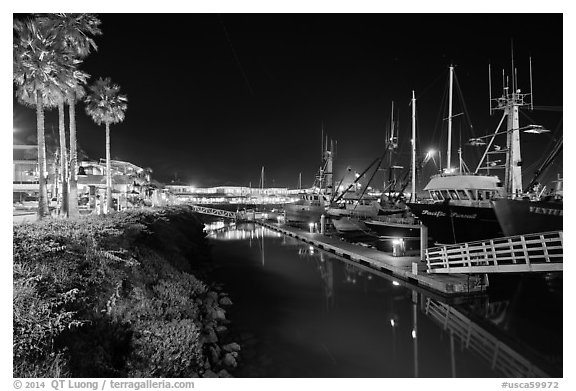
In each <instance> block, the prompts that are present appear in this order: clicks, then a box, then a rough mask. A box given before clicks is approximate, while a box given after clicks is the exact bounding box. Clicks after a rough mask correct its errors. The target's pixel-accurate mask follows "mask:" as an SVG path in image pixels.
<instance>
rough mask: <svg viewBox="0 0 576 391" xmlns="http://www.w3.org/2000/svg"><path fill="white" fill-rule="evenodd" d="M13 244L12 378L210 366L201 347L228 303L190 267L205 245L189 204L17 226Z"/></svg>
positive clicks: (186, 371)
mask: <svg viewBox="0 0 576 391" xmlns="http://www.w3.org/2000/svg"><path fill="white" fill-rule="evenodd" d="M13 251H14V267H13V273H14V284H13V289H14V299H13V306H14V318H13V343H14V367H13V371H14V376H15V377H27V376H29V377H63V376H72V377H101V376H114V377H123V376H137V377H152V376H161V377H179V376H185V377H190V376H199V375H202V374H203V373H205V372H206V371H207V370H208V369H210V367H211V364H210V363H209V362H208V360H206V358H205V352H207V351H209V348H210V347H212V348H213V347H214V344H215V343H216V342H217V339H218V338H216V340H215V339H214V338H213V336H214V330H215V328H216V327H217V326H218V324H219V323H222V322H224V321H225V319H224V318H223V314H224V310H222V309H221V308H220V307H218V301H217V300H214V296H215V297H216V298H217V297H218V294H217V293H216V292H212V291H211V290H210V289H209V288H208V286H207V285H206V284H205V283H203V282H202V281H200V280H198V279H197V278H196V277H195V276H194V275H193V274H191V272H194V273H201V271H202V268H203V267H205V265H206V264H207V262H208V261H209V247H208V245H207V241H206V235H205V233H204V232H203V224H202V223H201V221H200V220H199V219H198V217H197V216H196V215H195V214H194V213H193V212H192V211H191V209H190V208H187V207H168V208H165V209H156V210H152V209H143V210H135V211H129V212H125V213H116V214H112V215H108V216H89V217H85V218H82V219H79V220H42V221H40V222H37V223H31V224H21V225H15V226H14V236H13ZM207 335H210V336H212V337H211V338H206V336H207ZM218 360H219V359H218V358H217V357H216V358H215V359H214V360H212V361H218ZM224 372H225V371H224ZM210 373H212V372H210Z"/></svg>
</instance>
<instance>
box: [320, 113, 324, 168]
mask: <svg viewBox="0 0 576 391" xmlns="http://www.w3.org/2000/svg"><path fill="white" fill-rule="evenodd" d="M320 129H322V135H321V138H320V161H323V160H324V120H322V124H321V125H320Z"/></svg>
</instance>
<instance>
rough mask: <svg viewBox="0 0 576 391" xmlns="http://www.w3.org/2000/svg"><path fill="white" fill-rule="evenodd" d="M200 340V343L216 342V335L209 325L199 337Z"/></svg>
mask: <svg viewBox="0 0 576 391" xmlns="http://www.w3.org/2000/svg"><path fill="white" fill-rule="evenodd" d="M200 340H201V341H202V343H216V342H218V336H217V335H216V333H215V332H214V330H213V329H212V328H211V327H210V328H207V329H206V332H205V333H204V334H203V335H202V336H201V337H200Z"/></svg>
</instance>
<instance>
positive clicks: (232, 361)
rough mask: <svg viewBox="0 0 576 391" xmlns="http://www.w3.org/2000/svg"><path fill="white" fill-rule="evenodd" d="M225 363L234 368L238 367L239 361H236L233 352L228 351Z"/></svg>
mask: <svg viewBox="0 0 576 391" xmlns="http://www.w3.org/2000/svg"><path fill="white" fill-rule="evenodd" d="M223 362H224V365H226V366H227V367H232V368H236V366H237V365H238V363H237V362H236V359H235V358H234V356H233V355H232V354H231V353H226V355H225V356H224V360H223Z"/></svg>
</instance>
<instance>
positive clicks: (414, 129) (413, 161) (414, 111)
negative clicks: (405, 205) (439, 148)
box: [410, 90, 416, 202]
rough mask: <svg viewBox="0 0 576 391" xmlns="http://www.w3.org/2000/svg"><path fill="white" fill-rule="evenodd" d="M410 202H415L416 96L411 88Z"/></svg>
mask: <svg viewBox="0 0 576 391" xmlns="http://www.w3.org/2000/svg"><path fill="white" fill-rule="evenodd" d="M410 198H411V201H412V202H416V97H415V95H414V90H412V195H411V196H410Z"/></svg>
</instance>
